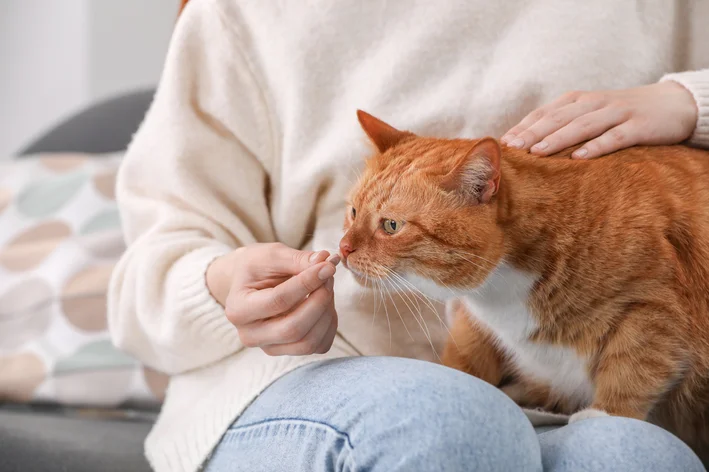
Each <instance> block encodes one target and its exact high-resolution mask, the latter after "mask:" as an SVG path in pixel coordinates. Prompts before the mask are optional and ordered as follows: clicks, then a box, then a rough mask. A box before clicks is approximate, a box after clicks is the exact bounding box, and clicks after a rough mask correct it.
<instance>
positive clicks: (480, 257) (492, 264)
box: [455, 249, 497, 268]
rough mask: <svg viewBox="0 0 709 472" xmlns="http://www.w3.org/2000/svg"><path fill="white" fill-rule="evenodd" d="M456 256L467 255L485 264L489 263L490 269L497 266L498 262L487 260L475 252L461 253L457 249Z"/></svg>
mask: <svg viewBox="0 0 709 472" xmlns="http://www.w3.org/2000/svg"><path fill="white" fill-rule="evenodd" d="M455 254H465V255H466V256H473V257H475V258H477V259H480V260H481V261H483V262H487V263H488V264H490V268H493V267H495V266H497V262H492V261H491V260H490V259H486V258H484V257H482V256H480V255H478V254H475V253H474V252H468V251H461V250H459V249H456V251H455Z"/></svg>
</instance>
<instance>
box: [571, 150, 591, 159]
mask: <svg viewBox="0 0 709 472" xmlns="http://www.w3.org/2000/svg"><path fill="white" fill-rule="evenodd" d="M586 154H588V149H584V148H581V149H577V150H575V151H574V152H573V153H572V154H571V155H572V156H573V157H575V158H577V159H582V158H584V157H586Z"/></svg>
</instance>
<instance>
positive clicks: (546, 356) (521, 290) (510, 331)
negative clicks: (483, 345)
mask: <svg viewBox="0 0 709 472" xmlns="http://www.w3.org/2000/svg"><path fill="white" fill-rule="evenodd" d="M406 278H407V279H408V280H409V281H410V282H412V283H413V284H414V285H416V286H417V288H419V289H420V290H421V291H423V292H424V293H426V294H427V295H429V296H431V297H435V298H438V299H442V300H445V299H449V298H451V296H455V297H460V298H462V299H463V300H464V302H465V304H466V306H467V307H468V309H469V311H470V314H471V316H472V317H474V318H475V319H476V320H478V321H480V322H482V323H483V324H484V325H486V326H487V327H488V328H489V329H490V330H491V331H493V332H494V333H495V335H496V336H497V337H498V339H499V342H500V344H501V346H502V347H503V349H504V350H505V351H506V352H507V353H508V354H509V355H511V356H512V358H513V359H514V362H515V364H516V365H517V366H518V367H519V369H520V371H521V372H522V373H523V374H524V375H526V376H528V377H530V378H532V379H536V380H539V381H541V382H543V383H545V384H547V385H549V386H551V388H552V389H553V390H554V391H556V392H558V393H560V394H562V395H564V396H568V397H571V398H574V399H578V400H580V403H582V404H583V403H590V402H591V400H592V397H593V383H592V382H591V379H590V376H589V375H588V365H587V363H588V361H587V359H584V358H583V357H581V356H579V355H578V354H577V353H576V351H574V350H573V349H571V348H566V347H560V346H553V345H550V344H543V343H536V342H531V341H529V336H530V335H531V334H532V333H533V332H534V331H535V329H536V328H537V322H536V320H535V319H534V316H533V315H532V313H530V311H529V309H528V308H527V299H528V296H529V293H530V291H531V289H532V286H533V284H534V278H533V277H531V276H530V275H528V274H525V273H523V272H521V271H519V270H517V269H514V268H512V267H510V266H508V265H506V264H504V263H503V264H500V265H499V266H498V267H497V268H496V269H495V270H494V271H493V273H492V274H490V276H489V277H488V279H487V280H486V281H485V283H483V284H482V285H481V286H480V287H478V288H477V289H475V290H474V291H472V292H470V291H467V292H465V293H454V292H452V291H451V290H450V289H447V288H444V287H441V286H439V285H438V284H436V283H434V282H432V281H430V280H426V279H423V278H420V277H417V276H415V275H413V276H412V275H407V277H406Z"/></svg>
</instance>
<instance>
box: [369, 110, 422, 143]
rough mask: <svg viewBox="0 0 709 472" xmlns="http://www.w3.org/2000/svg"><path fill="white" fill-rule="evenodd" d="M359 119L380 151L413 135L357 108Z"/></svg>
mask: <svg viewBox="0 0 709 472" xmlns="http://www.w3.org/2000/svg"><path fill="white" fill-rule="evenodd" d="M357 119H358V120H359V124H360V125H361V126H362V129H363V130H364V132H365V133H367V136H369V139H370V140H371V141H372V143H374V145H375V146H376V147H377V149H378V150H379V152H380V153H384V152H386V151H387V149H390V148H391V147H393V146H396V145H397V144H398V143H399V142H400V141H401V140H402V139H404V138H406V137H409V136H413V134H412V133H409V132H408V131H399V130H398V129H396V128H394V127H393V126H391V125H388V124H386V123H384V122H383V121H382V120H380V119H379V118H375V117H373V116H372V115H370V114H369V113H367V112H365V111H362V110H357Z"/></svg>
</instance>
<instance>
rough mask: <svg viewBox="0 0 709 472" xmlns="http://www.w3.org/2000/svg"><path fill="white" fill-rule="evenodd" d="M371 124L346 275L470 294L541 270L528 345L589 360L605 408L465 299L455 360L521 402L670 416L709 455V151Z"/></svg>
mask: <svg viewBox="0 0 709 472" xmlns="http://www.w3.org/2000/svg"><path fill="white" fill-rule="evenodd" d="M358 115H359V119H360V123H361V124H362V126H363V128H364V130H365V131H366V132H367V134H368V135H369V136H370V139H372V141H373V142H374V144H375V145H376V146H377V148H378V150H379V152H378V153H377V154H376V155H374V156H373V157H372V158H370V159H369V160H368V161H367V164H366V169H365V172H364V175H363V176H362V179H361V180H360V182H359V183H358V184H357V185H356V187H355V188H354V190H353V193H352V196H351V205H352V207H353V208H355V209H356V214H355V215H354V217H353V214H352V210H351V209H349V208H348V213H347V217H346V220H345V230H346V234H345V236H344V237H343V240H342V242H341V247H344V248H345V249H346V250H347V251H346V252H347V255H348V257H346V258H345V261H344V262H345V265H346V266H347V267H348V268H350V269H351V270H352V271H353V272H354V273H355V275H356V276H357V277H358V278H360V279H362V278H363V277H364V276H366V278H367V279H368V280H379V281H380V282H381V281H385V280H387V279H388V278H389V277H391V274H392V273H395V274H400V273H403V272H408V273H415V274H417V275H419V276H421V277H424V278H426V279H429V280H431V281H434V282H436V283H440V284H441V285H445V286H447V287H450V288H451V289H453V290H456V291H458V292H465V291H466V290H472V289H474V288H475V287H478V286H479V285H480V284H481V283H483V281H485V280H486V278H487V276H488V275H489V274H490V273H491V271H492V270H493V269H494V268H495V267H496V266H497V264H498V263H500V262H501V261H505V262H506V263H507V264H509V265H511V266H512V267H514V268H515V269H517V270H520V271H523V272H524V273H528V274H531V275H533V276H534V277H535V278H536V279H535V280H536V282H535V283H534V286H533V289H532V291H531V293H530V294H529V296H528V299H527V300H526V303H527V306H528V309H529V311H530V312H531V314H532V315H533V316H534V318H535V320H536V322H537V326H538V328H537V329H536V331H535V332H534V333H533V334H532V335H531V336H530V339H529V340H530V341H532V342H534V343H543V344H547V345H553V346H564V347H567V348H570V349H573V350H574V351H575V352H576V353H578V355H579V356H584V358H586V359H589V363H588V366H589V367H588V375H589V376H590V378H591V379H592V382H593V387H594V394H593V401H592V402H591V404H590V405H588V404H583V403H579V401H578V399H575V398H564V397H563V396H561V395H559V394H558V393H557V392H554V391H553V389H551V388H550V387H549V386H548V385H545V384H544V383H540V382H539V381H538V380H537V379H533V378H530V377H529V376H528V375H526V373H525V372H523V371H520V370H519V369H518V368H517V367H516V366H515V364H514V362H513V361H512V360H510V359H509V357H508V356H507V355H506V353H505V352H504V351H503V350H502V349H501V348H500V347H499V346H498V344H497V343H496V341H495V335H494V334H493V333H492V332H490V331H488V330H486V329H485V328H484V327H483V326H481V325H480V324H478V323H475V322H473V321H471V320H472V318H471V316H469V313H467V312H466V308H465V307H464V306H463V305H462V304H458V305H457V306H456V307H455V313H456V319H455V323H454V325H453V330H452V336H453V338H454V341H451V342H449V344H448V345H447V346H446V349H445V352H444V356H443V359H444V363H446V364H447V365H449V366H451V367H454V368H457V369H460V370H462V371H465V372H468V373H470V374H472V375H475V376H478V377H480V378H482V379H484V380H485V381H487V382H490V383H492V384H494V385H497V386H498V387H501V388H502V389H503V390H505V391H506V392H507V393H508V394H510V396H511V397H512V398H513V399H515V400H516V401H517V402H518V403H520V404H522V405H526V406H541V407H544V408H548V409H551V410H555V411H560V412H565V413H572V412H574V411H577V410H578V409H580V408H584V407H592V408H596V409H600V410H603V411H605V412H607V413H609V414H611V415H618V416H627V417H632V418H639V419H644V420H649V421H652V422H655V423H657V424H659V425H661V426H663V427H665V428H667V429H668V430H670V431H672V432H673V433H675V434H676V435H677V436H679V437H680V438H681V439H683V440H684V441H685V442H687V443H688V444H689V445H690V446H691V447H692V448H694V450H695V451H696V452H697V453H698V454H699V455H700V456H701V457H702V459H703V460H704V461H705V462H706V461H707V460H708V459H709V452H707V447H708V446H709V153H707V152H706V151H701V150H697V149H692V148H689V147H686V146H682V145H677V146H657V147H633V148H630V149H626V150H623V151H619V152H616V153H613V154H611V155H609V156H606V157H603V158H600V159H595V160H572V159H569V157H570V154H571V152H572V151H573V149H568V150H565V151H563V152H561V153H559V154H557V155H556V156H553V157H552V158H539V157H535V156H531V155H529V154H528V153H527V152H525V151H519V150H515V149H512V148H500V146H499V145H498V144H497V142H496V141H495V140H492V139H491V138H486V139H483V140H463V139H458V140H443V139H435V138H427V137H419V136H415V135H413V134H411V133H408V132H403V131H398V130H396V129H395V128H392V127H390V126H389V125H386V124H384V123H383V122H381V121H379V120H377V119H376V118H374V117H371V116H370V115H367V114H365V113H363V112H360V113H359V114H358ZM387 219H390V220H393V221H395V222H399V223H400V224H399V223H397V228H399V229H398V231H397V232H396V233H394V234H389V233H387V231H385V229H384V227H383V224H382V221H383V220H387Z"/></svg>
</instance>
